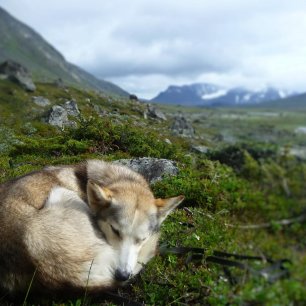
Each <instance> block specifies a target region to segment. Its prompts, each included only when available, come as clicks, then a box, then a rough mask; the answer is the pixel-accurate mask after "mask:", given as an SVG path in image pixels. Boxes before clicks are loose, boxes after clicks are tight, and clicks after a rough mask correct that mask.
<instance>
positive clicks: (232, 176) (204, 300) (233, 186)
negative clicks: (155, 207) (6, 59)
mask: <svg viewBox="0 0 306 306" xmlns="http://www.w3.org/2000/svg"><path fill="white" fill-rule="evenodd" d="M35 96H36V97H37V96H39V97H41V98H44V99H48V102H46V101H45V102H44V103H42V99H40V100H36V99H37V98H35V97H33V93H30V92H26V91H24V89H22V88H21V87H20V86H18V85H16V84H14V83H11V82H10V81H8V80H0V130H1V134H0V153H1V154H0V182H4V181H7V180H9V179H12V178H15V177H17V176H20V175H23V174H25V173H28V172H30V171H33V170H36V169H41V168H42V167H44V166H46V165H58V164H69V163H76V162H79V161H83V160H85V159H89V158H98V159H103V160H108V161H113V160H117V159H121V158H137V157H143V156H149V157H155V158H166V159H170V160H173V161H175V162H176V164H177V166H178V169H179V174H178V175H177V176H172V177H170V176H169V177H165V178H164V179H163V180H162V181H160V182H157V183H155V184H153V185H152V188H153V191H154V194H155V195H156V197H170V196H174V195H177V194H184V195H185V198H186V199H185V201H184V203H183V205H182V207H181V209H178V210H177V211H176V212H175V213H173V214H172V215H171V216H170V217H169V218H168V220H167V221H166V222H165V224H164V225H163V226H162V234H161V242H163V243H167V244H168V245H169V246H184V247H197V248H203V249H205V254H204V256H203V254H199V253H195V254H192V253H188V254H185V255H184V256H180V255H177V254H168V255H163V256H162V255H159V256H156V257H155V258H154V259H153V260H152V261H151V262H150V263H149V264H148V265H147V266H146V267H145V269H144V271H143V272H142V273H141V274H140V275H138V276H137V277H135V278H134V279H133V280H132V281H131V284H129V285H127V286H125V287H123V288H120V289H119V290H118V291H117V294H119V295H120V296H123V297H126V298H129V299H132V300H134V301H137V302H139V303H145V304H147V305H169V304H173V305H178V304H179V303H182V304H187V305H290V304H292V305H304V304H305V303H306V291H305V288H306V271H305V269H302V268H301V267H304V266H305V265H306V253H305V250H306V240H305V237H306V224H305V222H300V221H299V220H303V221H304V219H303V218H302V219H299V218H298V219H294V218H295V217H299V216H302V217H303V216H304V215H305V214H304V213H305V204H306V203H305V173H306V162H305V161H302V160H301V159H298V158H294V156H291V155H289V154H288V152H287V151H280V145H278V144H277V142H278V140H282V141H283V143H282V144H281V146H283V145H285V144H288V142H289V141H290V142H291V143H292V144H294V143H295V141H301V143H299V144H300V145H303V143H304V145H305V141H304V142H303V140H302V139H295V138H294V137H292V135H293V134H290V135H289V136H290V137H289V136H288V137H287V138H284V137H283V134H282V131H283V127H282V126H283V124H284V123H286V124H287V121H288V118H287V117H283V116H277V117H276V121H273V120H271V119H270V117H268V118H264V119H262V117H260V116H258V111H256V112H254V114H253V115H254V116H252V117H250V114H251V111H248V112H247V113H246V112H245V110H236V112H237V113H238V114H240V119H239V120H237V117H234V116H229V115H231V113H229V112H228V110H226V109H224V110H222V109H221V110H218V109H213V110H207V109H200V110H199V109H195V110H192V109H186V111H184V113H186V114H189V115H188V116H189V118H190V120H191V119H192V118H194V120H193V121H192V124H193V125H194V126H195V127H196V133H195V135H193V136H190V137H179V136H177V135H173V133H171V126H172V124H173V120H175V113H176V111H177V110H176V109H173V110H171V108H168V109H166V108H163V109H164V111H165V113H166V117H167V120H158V119H154V118H151V117H147V119H145V118H144V115H143V113H144V111H145V110H146V109H147V106H146V105H145V104H143V103H139V102H138V101H131V100H129V99H126V98H124V97H118V96H117V97H116V96H111V95H101V94H97V93H95V92H88V91H82V90H79V89H76V88H72V87H71V88H67V89H63V88H60V87H57V86H55V85H52V84H44V83H37V89H36V91H35ZM72 100H73V101H74V102H75V103H77V106H78V109H79V111H80V114H78V115H77V116H72V115H69V116H68V119H69V120H70V121H73V122H74V124H71V125H69V126H66V127H64V128H57V127H56V126H52V125H50V124H48V123H46V121H45V118H46V116H47V115H48V113H49V112H50V109H51V108H52V107H53V106H56V105H57V106H60V105H63V104H65V103H66V102H67V101H72ZM38 102H39V103H38ZM199 113H200V116H201V117H200V118H199V117H193V116H198V115H199ZM225 115H226V116H225ZM297 115H298V116H302V114H299V113H297ZM290 116H293V115H292V114H291V113H290ZM271 118H272V117H271ZM273 118H274V117H273ZM290 118H292V117H290ZM298 118H299V120H300V121H301V122H302V121H303V120H305V118H304V119H303V118H302V117H298ZM235 122H238V125H237V130H239V131H240V132H241V131H242V130H243V131H244V141H243V138H239V140H238V141H237V142H236V143H235V144H232V143H228V142H227V141H226V139H221V138H220V137H215V136H214V137H211V138H209V137H207V135H218V134H220V133H221V132H222V131H223V130H224V129H226V130H227V132H230V133H232V132H233V133H235V130H234V129H233V125H234V123H235ZM250 122H251V123H252V124H251V125H248V123H250ZM240 124H242V125H240ZM255 126H261V128H259V130H258V133H261V134H259V136H262V135H264V134H265V133H267V131H270V130H275V133H274V134H275V135H274V136H275V137H276V138H275V142H274V143H273V144H271V143H270V142H269V141H268V142H266V143H264V142H262V139H261V138H260V137H258V138H252V137H249V138H248V135H250V132H254V127H255ZM256 131H257V130H256ZM210 133H211V134H210ZM287 141H288V142H287ZM194 145H197V146H199V145H209V146H210V149H209V151H208V152H206V153H200V152H199V151H195V150H194V148H193V147H194ZM282 152H283V153H282ZM286 152H287V153H286ZM0 205H1V204H0ZM292 218H293V219H292ZM282 220H287V221H288V220H289V222H282ZM214 251H221V252H228V253H234V254H243V255H250V256H257V260H256V261H249V260H246V259H240V260H239V261H241V262H242V263H243V264H247V265H248V267H249V269H247V270H245V269H239V268H238V267H237V266H236V267H233V266H231V267H227V268H224V267H223V266H222V265H220V264H217V263H214V262H211V261H209V260H206V259H207V258H208V257H209V255H211V254H213V253H214ZM198 252H199V251H198ZM217 254H220V253H217ZM258 258H259V259H258ZM270 258H272V259H273V260H274V261H273V263H271V261H269V260H268V261H267V259H270ZM282 259H288V260H290V262H288V261H286V263H283V262H282V261H279V260H282ZM231 260H234V261H235V260H237V259H235V258H231ZM240 266H241V265H240ZM288 271H290V274H288ZM7 298H8V296H7V294H6V293H5V292H3V293H2V292H1V304H2V305H7V306H8V305H11V302H10V301H8V300H7ZM85 299H86V301H84V300H85ZM102 302H105V301H104V297H103V295H101V294H100V295H99V296H96V297H95V299H94V297H92V296H90V295H87V296H86V295H85V297H84V295H83V296H79V297H75V299H71V298H69V300H67V297H66V295H64V296H63V297H61V298H58V297H57V299H56V300H53V297H52V296H50V295H48V296H47V297H44V299H40V298H39V297H32V300H29V301H28V303H27V305H75V306H76V305H80V304H87V305H101V303H102ZM111 302H112V301H109V300H107V303H106V305H110V304H111Z"/></svg>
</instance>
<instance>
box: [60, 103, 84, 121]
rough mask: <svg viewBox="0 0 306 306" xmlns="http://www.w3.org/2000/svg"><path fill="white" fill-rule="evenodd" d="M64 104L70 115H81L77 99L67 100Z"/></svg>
mask: <svg viewBox="0 0 306 306" xmlns="http://www.w3.org/2000/svg"><path fill="white" fill-rule="evenodd" d="M62 106H63V107H64V108H65V109H66V111H67V113H68V115H70V116H73V117H77V116H79V115H80V111H79V108H78V105H77V103H76V101H75V100H73V99H72V100H69V101H66V102H65V103H64V104H63V105H62Z"/></svg>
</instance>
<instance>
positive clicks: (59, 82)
mask: <svg viewBox="0 0 306 306" xmlns="http://www.w3.org/2000/svg"><path fill="white" fill-rule="evenodd" d="M54 85H55V86H56V87H58V88H63V89H65V88H66V86H65V83H64V81H63V79H61V78H58V79H57V80H55V81H54Z"/></svg>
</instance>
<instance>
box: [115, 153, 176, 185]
mask: <svg viewBox="0 0 306 306" xmlns="http://www.w3.org/2000/svg"><path fill="white" fill-rule="evenodd" d="M114 163H115V164H120V165H124V166H127V167H129V168H131V169H132V170H134V171H136V172H138V173H140V174H141V175H143V176H144V177H145V178H146V180H147V181H148V182H149V183H150V184H152V183H155V182H157V181H160V180H162V179H163V177H164V176H166V175H177V174H178V172H179V170H178V167H177V166H176V163H175V162H174V161H172V160H169V159H160V158H151V157H141V158H133V159H119V160H117V161H115V162H114Z"/></svg>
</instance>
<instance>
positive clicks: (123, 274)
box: [115, 269, 131, 282]
mask: <svg viewBox="0 0 306 306" xmlns="http://www.w3.org/2000/svg"><path fill="white" fill-rule="evenodd" d="M130 276H131V273H129V272H127V271H121V270H119V269H117V270H116V271H115V279H116V280H117V281H119V282H124V281H127V280H128V279H129V278H130Z"/></svg>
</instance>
